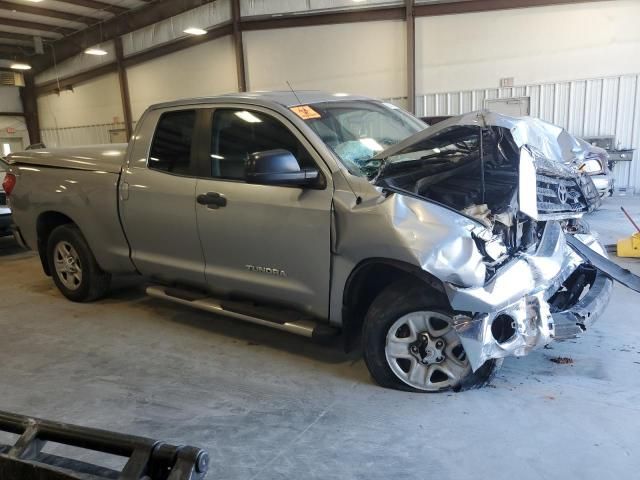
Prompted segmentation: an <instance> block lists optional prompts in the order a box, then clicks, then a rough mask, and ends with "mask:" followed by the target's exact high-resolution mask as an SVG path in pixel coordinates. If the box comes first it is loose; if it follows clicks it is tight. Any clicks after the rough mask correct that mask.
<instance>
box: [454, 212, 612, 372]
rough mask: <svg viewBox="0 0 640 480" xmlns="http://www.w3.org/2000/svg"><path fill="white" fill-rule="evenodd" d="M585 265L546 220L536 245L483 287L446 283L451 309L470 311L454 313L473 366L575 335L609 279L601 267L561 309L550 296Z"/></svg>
mask: <svg viewBox="0 0 640 480" xmlns="http://www.w3.org/2000/svg"><path fill="white" fill-rule="evenodd" d="M583 237H584V236H583ZM588 240H589V241H588V242H587V243H588V244H589V247H590V248H591V249H593V250H594V251H596V252H598V253H600V254H601V255H604V249H603V248H602V246H601V245H600V244H599V243H598V242H597V240H595V239H594V238H593V237H590V238H589V239H588ZM586 265H588V264H587V263H585V261H584V260H583V259H582V257H581V256H580V255H578V254H577V253H576V252H575V251H574V249H573V248H572V247H571V246H569V245H568V244H567V241H566V238H565V234H564V232H563V231H562V228H561V227H560V225H559V224H558V223H556V222H548V223H547V225H546V228H545V231H544V233H543V236H542V239H541V240H540V243H539V245H538V248H537V250H536V251H535V252H534V253H523V254H521V255H520V256H519V257H517V258H515V259H513V260H512V261H511V262H510V263H509V264H507V265H505V266H503V267H502V268H500V269H499V270H498V272H497V273H496V274H495V276H494V277H493V278H492V279H491V280H490V281H489V282H487V284H486V285H485V286H483V287H479V288H460V287H456V286H454V285H451V284H447V285H445V290H446V293H447V296H448V297H449V302H450V303H451V306H452V307H453V309H454V310H456V311H458V312H469V313H468V314H464V315H458V316H457V317H456V322H455V328H456V331H457V332H458V334H459V335H460V338H461V341H462V344H463V346H464V348H465V351H466V353H467V356H468V358H469V362H470V363H471V367H472V368H473V370H476V369H477V368H479V367H480V366H482V364H483V363H484V362H485V361H487V360H489V359H492V358H502V357H507V356H523V355H526V354H527V353H529V352H530V351H531V350H534V349H536V348H538V347H541V346H544V345H546V344H548V343H550V342H551V341H552V340H563V339H567V338H575V337H576V336H577V335H579V334H580V333H582V332H583V331H584V330H585V329H586V328H587V327H588V326H589V325H591V324H592V323H593V322H594V321H595V320H596V319H597V318H598V317H599V316H600V314H601V313H602V312H603V311H604V309H605V308H606V306H607V304H608V302H609V297H610V294H611V288H612V281H611V279H609V278H608V277H607V276H606V275H604V274H602V273H601V272H600V271H597V272H595V276H594V277H593V279H592V281H591V282H590V283H589V285H590V288H589V290H588V292H587V293H586V294H584V295H583V296H582V298H580V295H579V294H578V295H577V296H576V297H575V298H576V301H575V302H574V303H573V304H572V305H569V306H568V307H567V308H566V309H564V310H563V311H556V310H557V309H556V307H555V306H554V304H553V303H552V301H551V300H552V297H554V295H556V293H557V292H559V291H561V290H564V288H565V287H564V285H565V282H568V280H569V279H570V277H571V276H572V274H574V272H576V271H577V270H578V269H579V268H583V267H585V266H586ZM589 268H591V267H589ZM591 272H592V273H593V269H592V268H591ZM578 293H580V292H578ZM578 299H579V300H578Z"/></svg>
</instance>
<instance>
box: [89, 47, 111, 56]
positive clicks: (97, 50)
mask: <svg viewBox="0 0 640 480" xmlns="http://www.w3.org/2000/svg"><path fill="white" fill-rule="evenodd" d="M84 53H86V54H87V55H107V54H108V53H109V52H107V51H106V50H103V49H101V48H87V49H86V50H85V51H84Z"/></svg>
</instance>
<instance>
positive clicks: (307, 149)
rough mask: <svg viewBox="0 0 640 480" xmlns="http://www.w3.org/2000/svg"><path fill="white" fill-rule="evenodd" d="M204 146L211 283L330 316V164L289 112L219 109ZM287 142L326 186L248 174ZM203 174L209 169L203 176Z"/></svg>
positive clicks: (199, 190)
mask: <svg viewBox="0 0 640 480" xmlns="http://www.w3.org/2000/svg"><path fill="white" fill-rule="evenodd" d="M210 132H211V135H210V138H208V139H207V140H206V143H207V144H206V148H202V149H201V156H202V158H200V167H201V171H202V173H203V174H204V176H205V178H199V179H198V182H197V185H196V198H198V197H200V198H201V199H207V198H208V199H209V200H211V199H212V198H213V199H214V200H215V201H204V200H203V202H202V204H200V203H197V204H196V216H197V220H198V228H199V233H200V241H201V244H202V250H203V253H204V259H205V265H206V266H205V276H206V281H207V283H208V285H209V288H210V289H211V290H212V291H214V292H217V293H218V294H221V295H225V296H237V297H240V298H245V299H253V300H257V301H261V300H262V301H264V302H265V303H269V304H281V305H285V306H289V307H291V308H295V309H297V310H301V311H305V312H307V313H310V314H312V315H315V316H320V317H322V316H326V315H327V314H328V305H329V284H330V278H329V277H330V263H331V253H330V245H331V205H332V192H333V186H332V183H331V177H330V175H329V172H328V169H326V167H324V165H323V164H322V161H321V159H320V157H319V156H318V154H317V153H316V152H315V151H313V149H312V147H311V145H310V144H309V143H308V142H307V141H306V139H305V138H304V137H303V136H302V134H301V133H300V132H299V131H297V130H296V129H295V127H293V125H291V124H290V123H289V122H288V121H287V120H286V119H285V118H284V117H281V116H280V115H278V114H276V113H274V112H270V111H268V110H264V109H260V108H258V107H255V108H246V107H237V108H234V107H225V108H217V109H216V110H214V111H212V114H211V127H210ZM274 149H284V150H287V151H289V152H291V153H293V154H294V156H295V157H296V159H297V160H298V163H299V164H300V166H301V167H303V168H304V167H314V168H318V169H320V171H321V172H322V175H323V176H324V179H325V182H324V188H302V187H291V186H274V185H256V184H249V183H247V182H246V181H245V163H246V161H247V160H248V158H249V155H250V154H251V153H255V152H258V151H267V150H274ZM201 177H202V175H201Z"/></svg>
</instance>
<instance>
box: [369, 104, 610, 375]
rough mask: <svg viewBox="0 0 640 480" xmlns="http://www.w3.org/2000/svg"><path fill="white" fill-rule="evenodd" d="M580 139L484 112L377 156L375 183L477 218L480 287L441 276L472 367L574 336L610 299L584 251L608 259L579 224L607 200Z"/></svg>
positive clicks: (529, 121) (604, 277)
mask: <svg viewBox="0 0 640 480" xmlns="http://www.w3.org/2000/svg"><path fill="white" fill-rule="evenodd" d="M573 144H574V140H573V138H572V137H570V136H569V134H567V133H566V132H565V131H564V130H562V129H560V128H558V127H554V126H552V125H549V124H546V123H544V122H541V121H539V120H535V119H516V118H511V117H505V116H502V115H497V114H492V113H489V112H483V113H474V114H469V115H465V116H462V117H456V118H453V119H450V120H448V121H446V122H443V123H442V124H440V125H438V127H436V128H431V129H428V130H426V131H424V132H422V133H420V134H418V135H416V136H415V137H413V138H410V139H407V140H406V141H404V142H402V143H400V144H398V145H397V146H395V147H393V148H392V149H389V150H388V151H386V152H383V154H382V155H381V156H380V159H381V160H383V166H382V168H381V169H380V171H379V173H378V174H377V176H376V178H375V180H374V183H375V184H376V185H378V186H379V187H381V188H382V189H383V191H387V192H395V193H398V194H402V195H407V196H411V197H414V198H420V199H423V200H427V201H429V202H432V203H437V204H439V205H442V206H445V207H447V208H449V209H451V210H455V211H457V212H459V213H460V214H462V215H464V216H466V217H469V218H472V219H474V220H475V221H476V222H475V223H474V224H475V225H476V226H475V227H473V228H471V231H470V234H471V237H472V238H473V239H474V242H475V245H476V247H477V250H478V252H479V253H480V255H481V256H482V258H483V266H484V276H485V278H484V282H483V284H482V285H480V286H478V285H477V284H476V285H465V284H461V283H455V282H451V281H444V288H445V293H446V294H447V296H448V299H449V302H450V304H451V307H452V308H453V309H454V310H455V311H456V312H458V315H457V317H456V324H455V328H456V330H457V332H458V334H459V335H460V337H461V340H462V343H463V346H464V348H465V351H466V354H467V356H468V358H469V361H470V363H471V366H472V368H473V369H474V370H476V369H477V368H479V367H480V366H481V365H482V364H483V363H484V362H485V361H487V360H489V359H492V358H501V357H506V356H510V355H515V356H521V355H525V354H527V353H528V352H530V351H531V350H533V349H534V348H537V347H540V346H543V345H546V344H548V343H549V342H550V341H552V340H562V339H568V338H575V337H576V336H577V335H578V334H580V333H581V332H583V331H584V330H585V329H586V328H587V327H588V326H589V324H590V323H591V322H593V321H594V320H595V319H596V318H597V317H598V316H599V315H600V314H601V313H602V311H603V310H604V308H605V307H606V305H607V303H608V300H609V296H610V292H611V288H612V281H611V279H610V278H609V276H607V275H605V274H604V273H602V271H601V270H599V269H598V268H596V267H594V266H593V265H592V264H591V263H590V262H588V261H585V259H584V258H583V256H584V254H582V253H580V250H581V249H587V250H591V251H592V252H596V253H598V254H600V255H602V256H604V257H606V254H605V252H604V249H603V248H602V246H601V245H600V244H599V243H598V241H597V240H596V239H595V238H594V237H593V236H592V235H591V234H590V233H589V230H588V227H587V226H586V225H585V224H584V223H582V222H581V221H580V219H581V217H582V216H583V215H584V214H585V213H588V212H591V211H593V210H594V209H595V208H597V207H598V205H599V201H600V200H599V195H598V192H597V190H596V189H595V187H594V185H593V183H592V181H591V179H590V178H589V177H588V176H587V175H584V174H582V173H581V172H579V171H578V169H577V168H576V166H575V165H574V162H573V157H574V152H572V151H571V145H573ZM569 237H570V238H571V239H572V242H571V244H569V243H568V241H567V238H569ZM573 240H575V241H573ZM578 244H579V245H578ZM605 260H606V258H605ZM432 273H435V274H436V276H437V272H432Z"/></svg>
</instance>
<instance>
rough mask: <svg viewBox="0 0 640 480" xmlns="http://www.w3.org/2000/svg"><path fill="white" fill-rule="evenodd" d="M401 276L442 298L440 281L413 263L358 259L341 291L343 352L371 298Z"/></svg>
mask: <svg viewBox="0 0 640 480" xmlns="http://www.w3.org/2000/svg"><path fill="white" fill-rule="evenodd" d="M402 279H414V280H415V281H416V282H421V283H423V284H424V285H425V287H426V288H430V289H432V290H433V291H434V294H436V295H440V296H442V297H443V298H444V299H446V295H445V293H444V286H443V284H442V281H440V280H439V279H438V278H437V277H435V276H434V275H432V274H430V273H429V272H426V271H425V270H423V269H422V268H420V267H418V266H416V265H413V264H410V263H407V262H403V261H400V260H393V259H388V258H369V259H366V260H363V261H361V262H360V263H359V264H358V265H356V266H355V267H354V268H353V270H352V271H351V273H350V274H349V277H348V278H347V281H346V282H345V286H344V291H343V297H342V329H343V333H344V346H345V350H346V351H350V350H352V349H353V348H354V346H355V344H356V342H357V340H358V338H359V336H360V332H361V331H362V326H363V323H364V317H365V315H366V313H367V311H368V309H369V307H370V306H371V303H372V302H373V300H374V299H375V298H376V297H377V296H378V295H379V294H380V292H382V290H384V289H385V288H386V287H388V286H389V285H391V284H393V283H395V282H397V281H400V280H402Z"/></svg>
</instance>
